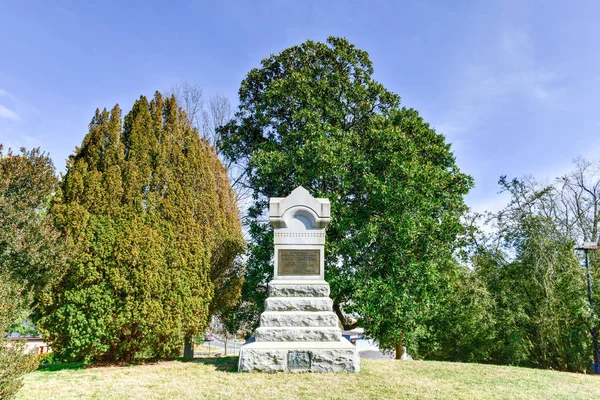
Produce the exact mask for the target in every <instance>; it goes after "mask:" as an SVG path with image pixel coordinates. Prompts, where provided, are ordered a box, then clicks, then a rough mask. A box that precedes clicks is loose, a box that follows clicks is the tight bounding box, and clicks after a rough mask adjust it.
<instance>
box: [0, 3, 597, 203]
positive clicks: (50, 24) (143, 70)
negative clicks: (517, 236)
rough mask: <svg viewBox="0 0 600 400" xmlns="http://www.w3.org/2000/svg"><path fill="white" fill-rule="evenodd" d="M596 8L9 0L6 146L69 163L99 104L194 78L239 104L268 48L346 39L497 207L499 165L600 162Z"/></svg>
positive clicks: (5, 6)
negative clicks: (244, 84)
mask: <svg viewBox="0 0 600 400" xmlns="http://www.w3.org/2000/svg"><path fill="white" fill-rule="evenodd" d="M92 3H93V4H92ZM599 16H600V2H596V1H587V2H583V1H571V2H564V1H508V0H507V1H498V2H494V1H443V0H438V1H412V2H401V1H361V2H359V1H284V0H281V1H275V0H273V1H255V2H236V1H212V2H206V3H205V2H200V1H187V2H183V1H171V2H153V1H148V0H146V1H139V2H137V1H114V2H110V1H104V2H84V1H53V2H46V1H39V2H30V1H18V2H14V1H5V0H0V143H3V144H4V145H5V147H8V146H10V147H13V148H18V147H20V146H25V147H27V148H32V147H37V146H39V147H41V148H42V149H43V150H46V151H48V152H49V153H50V155H51V157H52V158H53V159H54V162H55V164H56V166H57V168H58V169H59V170H60V171H64V168H65V159H66V158H67V156H68V155H69V154H70V153H72V152H73V150H74V148H75V146H77V145H79V144H81V141H82V139H83V137H84V135H85V134H86V133H87V125H88V123H89V121H90V120H91V117H92V115H93V113H94V110H95V109H96V108H97V107H98V108H103V107H107V108H110V107H112V106H113V105H114V104H115V103H119V104H120V105H121V107H122V108H123V109H124V110H125V112H127V111H128V110H129V109H130V107H131V105H132V104H133V102H134V101H135V99H136V98H137V97H139V96H140V95H141V94H144V95H149V96H151V95H152V94H153V93H154V91H155V90H167V89H169V88H170V87H172V86H173V85H175V84H177V83H180V82H182V81H189V82H193V83H197V84H199V85H201V86H202V87H203V88H204V92H205V98H208V97H210V96H211V95H213V94H214V93H221V94H224V95H226V96H228V97H229V98H230V100H231V101H232V102H233V103H234V104H236V103H237V90H238V88H239V84H240V82H241V80H242V79H243V78H244V77H245V75H246V74H247V72H248V71H249V70H250V69H251V68H254V67H257V66H259V63H260V60H261V59H262V58H264V57H267V56H268V55H269V54H271V53H278V52H280V51H281V50H283V49H285V48H287V47H289V46H292V45H296V44H300V43H302V42H303V41H305V40H307V39H313V40H319V41H324V40H325V39H326V38H327V36H329V35H334V36H345V37H347V38H348V39H349V40H350V41H351V42H352V43H354V44H355V45H357V46H358V47H359V48H361V49H363V50H366V51H368V52H369V54H370V57H371V60H372V61H373V64H374V67H375V78H376V79H377V80H379V81H380V82H381V83H383V84H384V85H385V86H386V87H387V88H388V89H389V90H392V91H394V92H396V93H398V94H399V95H400V96H401V97H402V102H403V104H404V105H405V106H408V107H413V108H416V109H417V110H419V111H420V113H421V115H422V116H423V117H424V118H425V120H427V121H428V122H430V123H431V125H432V126H433V127H434V128H435V129H436V130H437V131H438V132H440V133H443V134H444V135H445V136H446V137H447V140H448V141H449V142H451V143H452V146H453V150H454V152H455V154H456V157H457V162H458V165H459V166H460V167H461V168H462V170H463V171H464V172H467V173H469V174H471V175H472V176H473V177H474V178H475V184H476V187H475V189H473V191H472V192H471V193H470V194H469V195H468V197H467V203H468V204H469V205H470V206H471V207H473V208H474V209H476V210H478V211H482V210H485V209H490V210H496V209H498V207H500V206H501V204H502V202H503V201H504V199H503V197H502V196H500V195H498V194H497V192H498V187H497V181H498V177H499V176H500V175H508V176H509V177H521V176H524V175H528V174H531V175H534V176H535V177H537V178H540V179H542V180H544V179H546V180H550V179H552V178H553V177H555V176H557V175H561V174H564V173H566V172H568V171H569V170H570V168H571V161H572V160H573V159H574V158H575V157H577V156H580V155H581V156H583V157H585V158H588V159H590V160H600V144H599V143H598V142H597V140H596V138H597V137H599V136H600V110H599V106H600V95H599V93H600V45H599V40H600V19H599Z"/></svg>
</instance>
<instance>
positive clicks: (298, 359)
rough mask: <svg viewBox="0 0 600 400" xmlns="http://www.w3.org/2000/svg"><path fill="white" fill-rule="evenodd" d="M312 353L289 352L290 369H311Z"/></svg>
mask: <svg viewBox="0 0 600 400" xmlns="http://www.w3.org/2000/svg"><path fill="white" fill-rule="evenodd" d="M310 359H311V357H310V353H309V352H307V351H288V369H290V370H293V369H303V370H304V369H306V370H308V369H310Z"/></svg>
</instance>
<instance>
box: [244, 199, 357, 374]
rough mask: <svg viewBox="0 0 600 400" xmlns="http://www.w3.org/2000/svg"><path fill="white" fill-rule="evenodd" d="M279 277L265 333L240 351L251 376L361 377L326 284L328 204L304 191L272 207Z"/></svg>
mask: <svg viewBox="0 0 600 400" xmlns="http://www.w3.org/2000/svg"><path fill="white" fill-rule="evenodd" d="M269 208H270V220H271V226H272V227H273V229H274V231H275V232H274V239H275V257H274V258H275V260H274V261H275V271H274V276H273V280H272V281H271V282H269V297H268V298H267V299H266V300H265V312H263V313H262V314H261V316H260V327H259V328H258V329H257V330H256V331H255V332H254V340H252V339H251V340H249V341H248V343H247V344H245V345H244V346H242V348H241V350H240V359H239V365H238V370H239V371H247V372H258V371H261V372H279V371H282V372H286V371H287V372H358V371H359V369H360V360H359V356H358V351H357V350H356V347H355V346H354V345H352V344H351V343H350V342H349V341H348V340H346V339H344V338H343V337H342V332H341V330H340V328H339V320H338V317H337V315H336V314H335V313H334V312H333V311H332V304H333V302H332V300H331V299H330V298H329V284H328V283H327V282H325V279H324V272H325V271H324V269H325V268H324V266H325V262H324V256H325V254H324V253H325V227H326V226H327V224H329V221H330V204H329V200H327V199H315V198H314V197H312V196H311V195H310V193H308V191H307V190H306V189H304V188H303V187H298V188H296V189H295V190H294V191H293V192H292V193H291V194H290V195H289V196H288V197H285V198H281V197H274V198H271V201H270V207H269Z"/></svg>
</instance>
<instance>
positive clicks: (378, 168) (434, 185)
mask: <svg viewBox="0 0 600 400" xmlns="http://www.w3.org/2000/svg"><path fill="white" fill-rule="evenodd" d="M372 74H373V66H372V64H371V61H370V60H369V57H368V54H367V53H366V52H365V51H362V50H359V49H357V48H356V47H355V46H353V45H352V44H350V43H349V42H348V41H347V40H346V39H340V38H333V37H331V38H329V39H328V40H327V43H319V42H313V41H307V42H305V43H303V44H302V45H300V46H294V47H291V48H288V49H286V50H284V51H283V52H281V53H280V54H277V55H272V56H270V57H268V58H266V59H264V60H263V61H262V65H261V67H260V68H256V69H253V70H252V71H250V72H249V73H248V76H247V77H246V79H244V81H243V82H242V84H241V88H240V91H239V96H240V105H239V108H238V110H237V112H236V114H235V117H234V119H233V120H232V121H231V122H230V123H229V124H227V125H226V126H224V127H223V128H222V129H221V136H222V138H223V139H222V140H221V143H220V146H221V149H222V151H223V154H225V156H226V157H228V159H229V160H231V161H233V162H241V164H242V165H245V166H246V170H245V175H246V178H247V182H248V184H249V185H250V186H251V187H252V189H253V198H254V203H253V206H252V207H251V209H250V213H249V218H248V225H249V231H250V234H251V236H252V243H251V244H250V253H249V257H248V263H247V271H248V272H247V280H246V285H245V287H244V297H245V298H246V299H247V300H253V301H252V302H251V304H253V305H254V307H255V311H256V312H258V311H260V309H261V307H262V299H264V297H265V296H266V291H265V290H264V287H265V284H266V282H267V281H268V280H269V279H270V277H271V275H272V269H273V267H272V264H271V259H272V256H273V246H272V240H273V239H272V230H271V229H270V228H269V226H268V218H267V208H268V199H269V198H270V197H273V196H286V195H287V194H289V193H290V192H291V191H292V190H293V189H294V188H295V187H296V186H298V185H302V186H304V187H305V188H306V189H308V190H309V191H310V192H311V193H312V194H313V196H316V197H327V198H329V199H330V201H331V207H332V216H333V218H332V221H331V223H330V225H329V227H328V231H327V240H328V244H327V246H326V279H327V280H328V281H329V282H330V283H331V287H332V297H333V300H334V309H335V311H336V312H337V313H338V316H339V317H340V319H341V320H342V321H343V323H344V325H345V326H346V327H350V326H352V324H351V322H350V320H349V318H347V316H348V314H347V313H344V312H343V309H342V307H343V306H344V305H345V306H346V311H354V313H353V314H352V315H355V316H358V317H359V318H360V320H359V322H360V323H361V324H362V325H363V326H365V328H367V329H368V332H370V333H371V334H372V335H373V336H374V337H375V338H376V339H378V340H379V341H380V343H381V344H382V345H383V346H384V347H387V348H393V347H395V346H396V345H398V344H399V343H401V340H402V338H403V337H410V334H411V331H412V330H414V328H415V326H417V325H418V324H419V323H420V322H421V321H422V318H423V316H424V314H425V313H426V312H427V310H428V308H429V307H430V306H431V304H433V303H435V297H434V295H435V292H436V290H437V289H436V288H437V286H438V284H439V283H440V282H441V278H440V276H441V275H443V274H444V273H445V270H447V269H450V268H451V264H452V263H451V259H452V251H453V250H454V248H455V246H456V237H457V235H458V234H459V233H460V232H461V230H462V227H461V224H460V222H459V219H460V216H461V215H462V213H463V212H464V211H465V209H466V207H465V205H464V202H463V196H464V195H465V194H466V193H467V192H468V190H469V188H470V187H471V185H472V183H471V178H470V177H468V176H466V175H464V174H462V173H461V172H460V171H459V169H458V168H457V166H456V164H455V160H454V157H453V155H452V153H451V151H450V146H449V145H448V144H446V143H445V140H444V137H443V136H442V135H439V134H437V133H436V132H435V131H434V130H433V129H432V128H430V127H429V125H428V124H427V123H425V122H424V121H423V120H422V118H421V117H420V116H419V115H418V113H417V112H416V111H415V110H410V109H400V108H399V103H400V98H399V97H398V96H397V95H396V94H393V93H391V92H389V91H387V90H386V89H385V88H384V87H383V86H382V85H381V84H380V83H378V82H376V81H375V80H374V79H373V78H372ZM452 265H453V264H452ZM243 305H244V307H246V308H247V307H248V302H244V303H243Z"/></svg>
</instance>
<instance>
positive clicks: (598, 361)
mask: <svg viewBox="0 0 600 400" xmlns="http://www.w3.org/2000/svg"><path fill="white" fill-rule="evenodd" d="M597 249H598V243H597V242H585V243H583V246H582V247H577V248H575V250H583V252H584V253H585V270H586V275H587V287H588V301H589V302H590V310H591V313H592V316H595V315H596V313H595V312H594V300H593V299H592V275H591V274H590V263H589V260H588V258H589V257H588V252H589V251H590V250H597ZM593 321H594V322H593V324H592V327H591V329H590V332H591V334H592V342H593V345H594V364H592V374H596V375H597V374H599V373H600V356H599V354H598V331H597V330H596V318H593Z"/></svg>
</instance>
